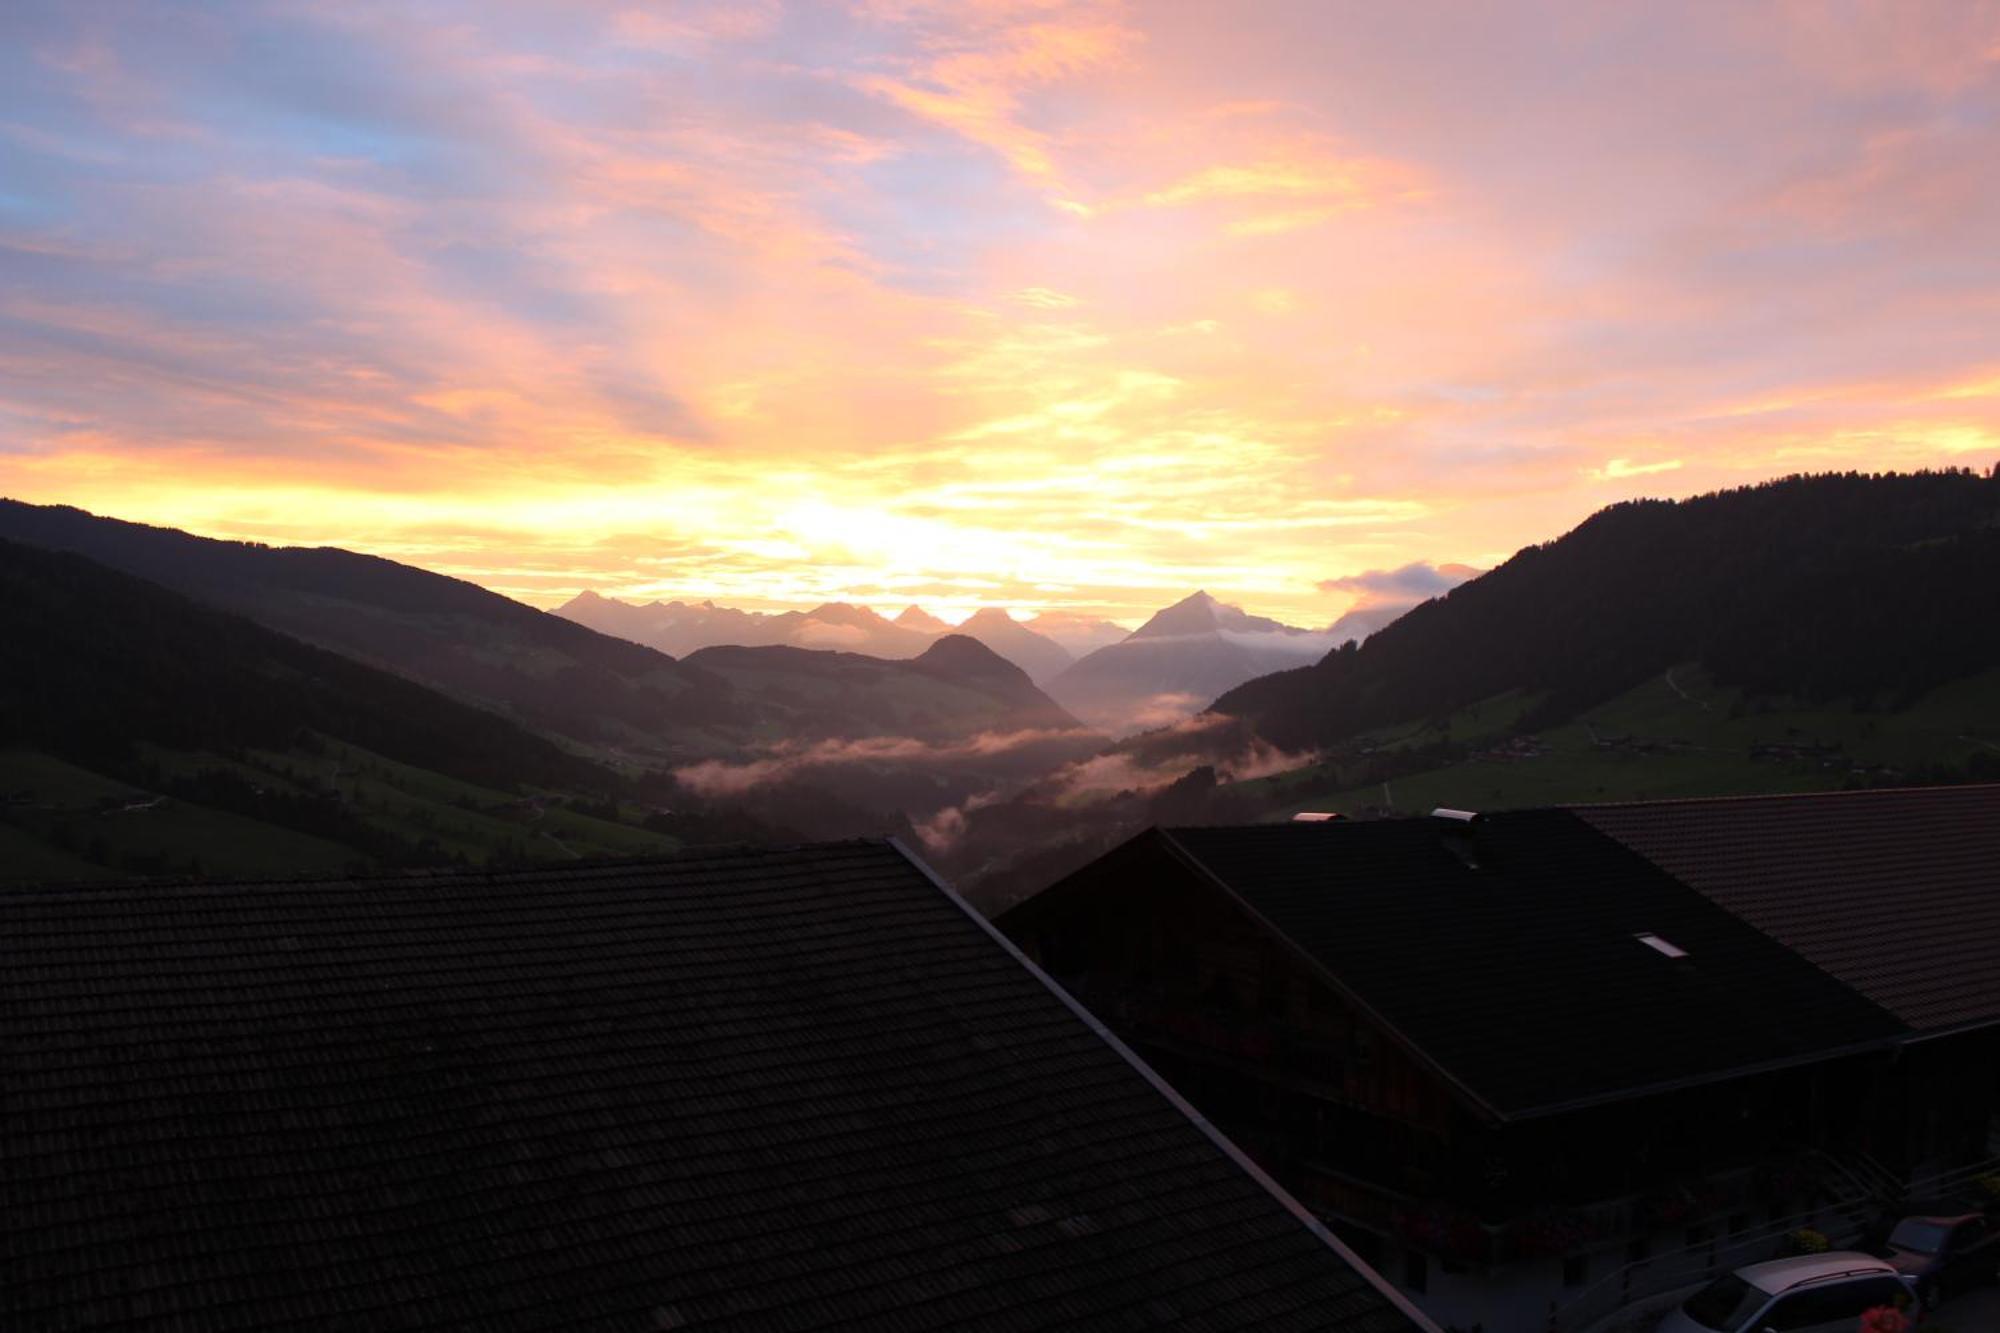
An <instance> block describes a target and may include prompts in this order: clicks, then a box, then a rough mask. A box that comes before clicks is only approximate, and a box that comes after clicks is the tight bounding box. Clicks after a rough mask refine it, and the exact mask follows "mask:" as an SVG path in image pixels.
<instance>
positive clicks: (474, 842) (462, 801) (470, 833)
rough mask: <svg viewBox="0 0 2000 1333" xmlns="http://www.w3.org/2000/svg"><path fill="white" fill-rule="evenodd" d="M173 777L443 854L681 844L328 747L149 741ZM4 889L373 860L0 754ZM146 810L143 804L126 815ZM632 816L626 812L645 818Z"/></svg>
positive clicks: (315, 868)
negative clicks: (224, 753) (285, 803)
mask: <svg viewBox="0 0 2000 1333" xmlns="http://www.w3.org/2000/svg"><path fill="white" fill-rule="evenodd" d="M145 757H146V759H147V760H148V761H150V762H151V763H152V764H153V765H155V766H156V767H157V768H158V769H159V771H160V772H161V773H162V774H163V775H166V776H182V777H192V776H193V775H195V774H197V773H201V772H204V771H207V772H214V771H218V770H220V771H224V772H228V773H231V774H233V775H234V776H236V777H239V778H241V779H243V780H244V781H246V782H249V783H251V784H253V785H255V786H257V787H260V788H262V789H264V790H266V791H270V792H274V793H282V794H291V795H318V796H333V797H336V798H337V799H338V801H339V802H340V804H341V805H342V806H343V807H345V808H346V809H348V810H350V811H353V812H354V813H356V814H358V815H359V816H360V818H361V819H362V821H363V822H364V823H365V824H367V825H368V826H369V827H370V828H372V829H375V830H378V831H380V832H384V833H389V834H392V835H394V836H396V837H398V838H400V839H403V840H405V841H408V842H413V843H421V842H425V841H429V842H432V843H434V844H435V845H436V848H437V851H438V859H439V860H446V859H452V858H459V859H463V860H465V861H467V862H469V863H471V864H474V865H479V864H484V863H487V862H489V861H521V860H566V859H569V858H571V857H587V856H637V855H645V854H649V853H660V852H667V851H672V850H674V849H675V848H676V847H677V846H678V845H679V843H678V842H677V840H676V839H674V838H672V837H669V836H667V835H665V834H660V833H654V832H651V831H648V830H646V829H641V828H635V827H630V826H628V825H625V824H619V823H612V822H609V821H607V820H604V819H600V818H596V817H593V816H591V815H586V814H583V813H580V812H578V811H576V810H572V809H568V808H566V807H564V806H563V805H562V804H561V803H560V797H559V796H558V795H557V794H555V793H544V794H541V798H540V799H537V798H535V797H530V798H528V799H526V800H524V799H522V798H520V797H516V796H513V795H510V794H508V793H505V792H499V791H494V790H490V789H487V788H483V787H479V786H476V785H474V784H471V783H467V782H461V781H459V780H457V779H455V778H451V777H447V776H445V775H443V774H439V773H434V772H431V771H429V770H426V769H421V768H415V767H412V766H410V765H408V764H401V763H398V762H396V761H394V760H391V759H385V758H383V757H382V756H380V755H376V754H373V753H370V752H369V751H366V750H363V749H361V748H359V747H357V746H352V745H344V744H338V743H331V742H329V743H328V745H327V747H326V750H325V752H324V753H320V754H312V753H306V752H303V751H292V752H277V751H264V750H251V751H246V752H244V754H243V755H242V756H240V757H238V758H234V759H228V758H223V757H220V756H216V755H209V754H201V753H196V752H189V751H175V750H165V749H161V748H159V747H147V749H146V752H145ZM0 794H5V795H6V796H7V797H8V798H9V803H8V804H7V805H6V806H4V807H0V881H16V882H19V881H24V880H42V879H51V880H54V879H90V878H102V877H106V876H112V875H121V874H132V873H143V874H187V873H192V872H195V871H197V870H198V871H199V872H200V873H203V874H209V875H266V874H269V875H296V874H314V873H327V872H337V871H341V870H345V869H348V868H350V867H360V866H366V865H368V864H370V857H369V856H368V855H367V853H366V852H365V851H363V850H361V849H358V848H355V847H351V846H347V845H344V844H343V843H340V842H337V841H332V840H329V839H326V838H322V837H317V836H314V835H312V834H308V833H303V832H300V831H297V830H294V829H289V828H283V827H280V826H278V825H276V824H273V823H268V822H264V821H260V820H257V819H254V818H250V817H248V816H245V815H241V814H237V813H233V812H230V811H226V810H217V809H210V808H208V807H206V806H203V805H202V804H200V803H199V802H196V801H191V800H186V799H181V798H170V799H168V800H165V801H162V802H160V803H159V804H157V805H145V804H144V803H146V802H148V801H149V800H150V798H151V797H152V796H153V795H154V793H152V792H149V791H146V790H143V789H141V788H139V787H135V786H132V785H130V784H129V783H125V782H121V781H117V780H114V779H111V778H107V777H104V776H102V775H100V774H98V773H94V772H92V771H90V770H88V769H85V768H81V767H78V766H77V765H75V764H71V763H67V762H65V761H63V760H60V759H56V758H52V757H51V756H49V755H46V754H43V753H40V752H37V751H33V750H22V749H15V750H7V751H0ZM134 805H139V806H143V807H144V808H137V809H127V808H126V807H128V806H134ZM637 813H638V812H637V811H623V812H621V814H625V815H632V816H636V815H637Z"/></svg>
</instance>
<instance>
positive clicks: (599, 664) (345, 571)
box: [0, 500, 744, 751]
mask: <svg viewBox="0 0 2000 1333" xmlns="http://www.w3.org/2000/svg"><path fill="white" fill-rule="evenodd" d="M0 539H4V540H11V541H18V542H23V543H26V544H30V545H34V546H41V547H48V548H52V549H55V550H66V551H74V552H77V553H78V554H80V555H85V556H88V557H89V558H91V559H92V560H95V561H98V562H99V563H101V564H105V565H108V566H110V567H112V568H113V569H118V570H123V571H124V572H126V573H129V574H136V575H138V576H139V577H141V578H144V579H148V580H151V581H152V582H155V583H159V584H163V585H165V586H166V587H169V588H172V589H174V590H176V591H178V592H182V593H185V594H186V595H188V596H189V597H192V598H195V599H196V600H197V601H201V602H205V603H208V604H209V605H211V606H216V607H221V608H223V609H224V610H228V611H234V612H237V613H239V614H241V615H244V616H248V617H249V618H250V619H252V620H255V621H257V622H258V623H260V624H263V625H266V626H268V627H270V628H273V629H277V630H280V631H282V632H284V633H286V634H289V635H291V636H293V637H295V638H299V639H303V640H305V641H306V642H308V643H314V644H318V645H319V646H321V647H323V648H330V649H332V650H333V651H335V652H337V653H340V654H342V655H343V656H346V657H352V658H355V659H357V660H359V661H362V662H367V663H370V664H372V665H375V666H380V667H384V668H387V669H388V670H391V671H394V672H396V673H398V674H399V675H404V676H408V677H410V678H412V679H414V680H418V681H421V682H423V683H425V684H427V685H431V686H434V687H436V688H438V689H441V690H444V691H446V692H448V693H450V694H451V695H453V696H454V697H457V698H461V699H468V700H473V701H477V702H479V703H482V704H485V705H487V706H490V707H494V708H499V709H502V710H504V711H505V712H507V713H509V714H510V715H512V716H514V717H515V718H517V719H519V720H521V721H522V722H524V723H527V724H528V725H530V726H532V727H535V728H536V729H538V730H542V731H546V732H550V733H554V734H556V735H561V736H564V737H568V738H571V739H574V740H577V741H580V742H583V743H586V744H592V745H606V746H633V747H647V746H654V747H658V748H659V749H661V750H663V751H664V750H668V749H672V748H674V744H675V743H678V742H679V741H681V740H682V738H683V737H690V736H694V735H698V734H699V733H700V732H702V731H703V729H705V728H708V727H711V726H716V725H728V724H730V723H732V722H735V721H738V720H740V719H739V715H740V714H741V713H742V712H743V711H744V710H743V707H742V705H741V703H740V701H738V700H736V699H735V698H734V697H733V696H732V694H731V692H730V691H729V690H728V689H727V687H726V686H723V685H722V684H721V683H720V682H718V681H715V680H713V679H712V678H709V677H707V676H705V675H704V674H703V673H701V672H699V671H691V670H689V669H687V668H684V667H682V666H681V665H680V664H679V663H677V662H676V661H674V659H672V658H670V657H668V656H666V655H665V654H663V653H659V652H655V651H654V650H652V649H650V648H645V647H641V646H640V645H638V644H635V643H628V642H626V641H624V640H622V639H615V638H612V637H610V636H608V635H604V634H599V633H597V632H595V631H593V630H590V629H587V628H585V627H584V626H582V625H578V624H576V623H574V622H572V621H568V620H564V619H563V618H562V617H560V616H554V615H550V614H548V613H547V612H543V611H538V610H536V609H534V608H533V607H530V606H524V605H522V604H521V603H519V602H515V601H512V600H510V599H508V598H506V597H502V596H500V595H499V594H497V593H492V592H488V591H487V590H486V589H484V588H481V587H478V586H477V585H475V584H471V583H467V582H464V581H463V580H460V579H453V578H447V577H445V576H444V575H441V574H433V573H431V572H429V571H428V570H422V569H417V568H414V567H412V566H409V565H402V564H398V563H396V562H395V561H393V560H384V559H382V558H380V557H377V556H370V555H360V554H357V553H355V552H353V551H343V550H339V549H337V548H331V547H321V548H303V547H269V546H261V545H258V544H256V543H251V542H234V541H217V540H214V539H211V538H206V537H196V536H192V535H190V534H188V533H185V532H180V531H178V530H176V529H173V528H156V527H149V526H146V525H144V524H139V523H127V522H124V521H122V520H119V519H112V518H102V517H99V516H97V515H94V514H88V513H85V512H84V511H83V510H80V509H73V508H70V507H68V506H60V505H29V504H22V503H20V502H18V501H13V500H0ZM663 738H666V739H667V741H668V742H669V743H668V744H666V745H662V744H661V742H662V740H663ZM687 743H688V744H689V745H690V746H691V747H692V746H696V745H698V742H695V741H692V740H690V741H688V742H687Z"/></svg>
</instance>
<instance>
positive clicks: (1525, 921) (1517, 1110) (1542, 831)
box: [1164, 810, 1904, 1118]
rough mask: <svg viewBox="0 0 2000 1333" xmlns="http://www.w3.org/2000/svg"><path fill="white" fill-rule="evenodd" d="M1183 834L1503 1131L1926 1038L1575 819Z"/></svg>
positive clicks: (1186, 844)
mask: <svg viewBox="0 0 2000 1333" xmlns="http://www.w3.org/2000/svg"><path fill="white" fill-rule="evenodd" d="M1164 836H1165V837H1166V839H1167V840H1168V842H1169V843H1170V844H1171V845H1172V846H1173V847H1174V848H1177V849H1179V851H1180V853H1181V854H1183V855H1184V856H1185V857H1187V858H1188V859H1189V860H1190V861H1191V862H1192V863H1194V864H1195V865H1196V866H1198V867H1199V868H1200V869H1201V870H1203V871H1205V872H1206V873H1207V874H1208V875H1209V876H1210V877H1212V878H1213V879H1214V880H1215V881H1216V882H1218V883H1219V884H1220V885H1222V886H1224V887H1225V888H1226V890H1227V891H1229V892H1230V893H1232V894H1234V895H1235V896H1236V897H1237V898H1238V899H1239V900H1240V901H1241V902H1242V903H1244V904H1245V905H1246V906H1247V907H1249V909H1250V910H1251V911H1252V912H1254V913H1255V914H1256V915H1257V916H1259V917H1261V918H1262V919H1263V920H1264V921H1265V922H1267V923H1268V924H1269V925H1270V926H1271V927H1272V928H1273V929H1274V930H1275V931H1276V932H1277V933H1278V934H1279V935H1281V936H1282V937H1284V938H1286V939H1288V940H1289V941H1291V943H1292V944H1293V945H1294V946H1295V947H1297V948H1298V949H1299V950H1300V951H1301V952H1302V953H1303V954H1305V955H1306V956H1307V957H1309V958H1310V959H1312V960H1313V961H1315V962H1317V963H1318V964H1319V965H1320V967H1321V968H1322V969H1323V970H1324V972H1325V973H1326V974H1327V975H1329V976H1330V977H1331V978H1332V979H1333V980H1334V981H1335V983H1336V984H1338V985H1340V986H1341V987H1342V988H1344V989H1345V990H1346V991H1347V992H1348V993H1349V994H1350V995H1352V996H1353V997H1354V998H1355V999H1356V1000H1357V1001H1358V1002H1359V1003H1360V1004H1362V1005H1363V1006H1364V1007H1365V1008H1366V1009H1368V1010H1370V1011H1372V1012H1373V1013H1374V1014H1375V1015H1376V1016H1377V1018H1378V1019H1379V1020H1380V1021H1382V1022H1383V1023H1385V1024H1386V1025H1387V1026H1388V1027H1389V1028H1391V1029H1392V1030H1394V1031H1395V1032H1397V1033H1398V1034H1400V1036H1401V1037H1402V1038H1403V1039H1404V1040H1405V1042H1407V1043H1408V1044H1409V1045H1410V1046H1411V1047H1412V1048H1414V1049H1415V1050H1416V1051H1417V1052H1418V1053H1419V1054H1420V1055H1421V1056H1422V1057H1424V1058H1425V1059H1426V1060H1428V1061H1429V1062H1430V1063H1431V1065H1432V1066H1433V1067H1434V1068H1436V1069H1437V1070H1438V1071H1439V1072H1440V1073H1441V1074H1443V1075H1444V1076H1445V1077H1446V1078H1447V1079H1449V1080H1450V1081H1452V1082H1454V1083H1456V1084H1457V1085H1458V1086H1459V1087H1460V1088H1461V1089H1462V1090H1463V1091H1464V1092H1465V1093H1467V1094H1468V1095H1469V1096H1470V1097H1471V1098H1472V1099H1474V1100H1475V1101H1476V1102H1478V1103H1480V1104H1482V1105H1484V1106H1485V1107H1486V1108H1487V1109H1488V1110H1489V1111H1490V1112H1491V1113H1493V1114H1495V1115H1497V1116H1500V1117H1503V1118H1506V1117H1520V1116H1527V1115H1533V1114H1540V1113H1546V1112H1549V1111H1554V1110H1560V1109H1563V1108H1565V1107H1570V1106H1576V1105H1580V1104H1586V1103H1589V1102H1592V1101H1599V1100H1606V1099H1611V1098H1616V1097H1621V1096H1629V1095H1633V1094H1635V1093H1638V1092H1642V1091H1644V1090H1647V1089H1651V1088H1658V1087H1661V1086H1665V1085H1672V1084H1682V1083H1688V1082H1694V1081H1700V1080H1704V1079H1712V1078H1720V1077H1726V1076H1729V1075H1731V1074H1734V1073H1738V1072H1740V1071H1742V1070H1744V1069H1747V1068H1755V1067H1760V1066H1766V1065H1775V1064H1782V1063H1786V1062H1790V1061H1795V1060H1800V1059H1805V1058H1810V1057H1813V1056H1815V1055H1820V1054H1825V1053H1829V1052H1833V1051H1837V1050H1843V1049H1849V1048H1856V1047H1865V1046H1867V1045H1870V1044H1874V1043H1879V1042H1882V1041H1885V1040H1888V1039H1891V1038H1893V1037H1895V1036H1896V1035H1897V1034H1899V1033H1901V1032H1903V1031H1904V1028H1903V1025H1902V1024H1901V1023H1899V1022H1898V1021H1896V1019H1895V1018H1894V1017H1893V1016H1892V1015H1890V1014H1888V1013H1886V1012H1885V1011H1883V1010H1882V1009H1881V1008H1879V1007H1877V1006H1876V1005H1875V1004H1873V1003H1871V1002H1870V1001H1868V1000H1867V999H1865V998H1863V997H1862V996H1860V995H1857V994H1855V993H1854V992H1853V991H1851V990H1849V989H1848V988H1847V987H1846V986H1843V985H1841V984H1839V983H1838V982H1836V981H1834V980H1833V979H1832V978H1831V977H1828V976H1827V975H1826V974H1825V973H1823V972H1821V971H1820V970H1819V969H1818V968H1816V967H1814V966H1812V965H1811V964H1810V963H1807V962H1805V961H1804V960H1803V959H1801V958H1799V957H1798V956H1797V955H1795V954H1794V953H1792V952H1791V951H1790V950H1788V949H1786V948H1784V947H1783V946H1782V945H1780V944H1778V943H1777V942H1775V941H1773V940H1772V939H1770V938H1769V937H1767V936H1766V935H1765V934H1763V933H1762V932H1761V931H1759V930H1757V929H1755V928H1754V927H1752V926H1750V925H1748V924H1746V923H1744V922H1743V921H1741V920H1738V919H1737V918H1736V917H1734V916H1732V915H1731V914H1730V913H1729V912H1727V911H1724V910H1723V909H1722V908H1721V907H1719V906H1717V905H1716V904H1715V903H1714V902H1712V901H1710V900H1709V899H1708V898H1705V897H1703V896H1702V895H1701V894H1699V893H1696V892H1695V891H1694V890H1692V889H1690V888H1688V887H1687V886H1685V885H1683V884H1680V883H1679V882H1677V881H1676V880H1675V879H1674V878H1673V877H1672V876H1670V875H1668V874H1666V873H1665V872H1663V871H1661V870H1659V869H1658V868H1656V867H1654V866H1652V865H1650V864H1648V863H1647V862H1646V861H1645V860H1643V859H1642V858H1640V857H1639V856H1637V855H1636V854H1634V853H1632V852H1630V851H1628V850H1627V849H1626V848H1624V847H1622V846H1620V845H1619V844H1618V843H1616V842H1614V841H1613V840H1612V839H1610V838H1608V837H1606V836H1604V835H1603V834H1600V833H1598V832H1597V831H1595V830H1594V829H1592V828H1591V827H1590V825H1589V824H1587V823H1586V822H1585V821H1584V820H1583V819H1581V818H1579V817H1578V816H1577V815H1575V814H1571V813H1569V812H1567V811H1563V810H1527V811H1517V812H1511V813H1505V814H1497V815H1493V816H1490V817H1488V818H1486V819H1483V820H1481V821H1479V822H1478V823H1476V824H1472V825H1450V824H1447V823H1446V822H1445V821H1441V820H1433V819H1410V820H1386V821H1370V822H1350V821H1335V822H1328V823H1294V824H1267V825H1254V826H1247V827H1235V828H1185V829H1170V830H1166V831H1164ZM1645 933H1652V934H1656V935H1658V936H1661V937H1663V938H1665V939H1666V940H1667V941H1669V942H1670V943H1671V944H1673V945H1675V946H1677V947H1678V948H1680V949H1681V950H1684V951H1685V952H1686V955H1687V956H1686V957H1681V958H1669V957H1667V956H1666V955H1665V954H1663V953H1661V952H1659V951H1656V950H1654V949H1652V948H1649V947H1647V946H1646V945H1645V944H1644V943H1642V942H1641V941H1640V940H1639V939H1638V938H1637V937H1638V936H1639V935H1641V934H1645Z"/></svg>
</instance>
